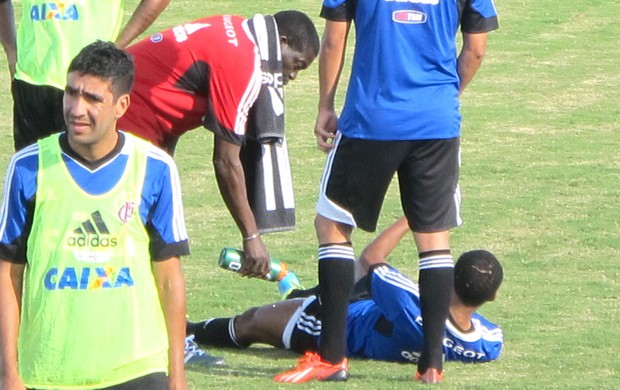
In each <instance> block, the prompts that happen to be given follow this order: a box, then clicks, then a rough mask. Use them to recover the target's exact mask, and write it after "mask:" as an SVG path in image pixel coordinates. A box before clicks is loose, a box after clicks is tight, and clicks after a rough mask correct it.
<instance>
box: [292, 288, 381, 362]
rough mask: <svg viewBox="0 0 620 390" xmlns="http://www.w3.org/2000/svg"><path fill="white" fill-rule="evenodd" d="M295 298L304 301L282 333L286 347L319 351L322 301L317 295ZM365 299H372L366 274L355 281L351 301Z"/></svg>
mask: <svg viewBox="0 0 620 390" xmlns="http://www.w3.org/2000/svg"><path fill="white" fill-rule="evenodd" d="M295 299H303V300H304V301H303V303H302V304H301V306H299V308H298V309H297V310H296V311H295V313H294V314H293V315H292V316H291V318H290V319H289V321H288V323H287V324H286V327H285V328H284V332H283V333H282V344H284V348H286V349H290V350H291V351H294V352H297V353H304V352H306V351H317V350H318V347H319V336H320V335H321V326H322V323H321V302H320V300H319V298H318V297H317V296H316V295H310V296H308V297H307V298H295ZM363 299H371V296H370V282H369V278H368V276H364V277H363V278H361V279H360V280H358V281H357V282H356V283H355V285H354V286H353V292H352V294H351V299H350V300H349V302H355V301H358V300H363Z"/></svg>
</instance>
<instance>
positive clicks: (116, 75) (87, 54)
mask: <svg viewBox="0 0 620 390" xmlns="http://www.w3.org/2000/svg"><path fill="white" fill-rule="evenodd" d="M71 72H77V73H79V74H80V75H90V76H96V77H99V78H101V79H102V80H106V81H110V82H111V83H112V94H113V95H114V99H117V98H118V97H119V96H121V95H124V94H128V93H130V92H131V87H132V85H133V80H134V74H135V69H134V64H133V59H132V58H131V55H129V53H127V52H126V51H124V50H122V49H119V48H118V47H117V46H116V45H115V44H114V43H112V42H103V41H96V42H93V43H91V44H90V45H88V46H85V47H84V48H83V49H82V50H81V51H80V52H79V53H78V55H77V56H75V58H74V59H73V60H72V61H71V64H70V65H69V71H68V73H71Z"/></svg>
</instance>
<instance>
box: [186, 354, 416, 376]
mask: <svg viewBox="0 0 620 390" xmlns="http://www.w3.org/2000/svg"><path fill="white" fill-rule="evenodd" d="M208 352H209V353H210V354H213V355H216V356H222V357H224V359H225V361H226V364H225V365H223V366H219V367H217V366H201V365H199V364H196V365H188V366H186V370H187V371H190V372H195V373H199V374H201V375H204V376H212V377H222V378H223V377H231V378H246V379H264V378H269V377H273V376H275V375H277V374H279V373H281V372H283V371H286V370H288V369H290V368H293V367H294V366H295V364H296V363H297V359H299V358H300V357H301V355H299V354H297V353H294V352H291V351H285V350H281V349H276V348H270V347H251V348H248V349H243V350H237V349H215V348H214V349H209V350H208ZM384 365H387V367H383V366H384ZM350 368H351V377H350V379H354V380H355V381H362V382H364V381H365V380H370V381H376V380H378V379H379V380H389V381H390V382H403V383H410V382H411V380H412V376H413V374H414V372H415V365H413V364H403V363H387V362H377V361H371V360H364V359H351V360H350ZM369 368H371V369H370V371H369V370H368V369H369ZM382 368H383V369H382ZM385 368H388V369H387V370H386V369H385ZM394 368H397V371H396V372H395V371H394Z"/></svg>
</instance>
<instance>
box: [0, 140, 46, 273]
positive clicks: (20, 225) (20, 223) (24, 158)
mask: <svg viewBox="0 0 620 390" xmlns="http://www.w3.org/2000/svg"><path fill="white" fill-rule="evenodd" d="M38 151H39V148H38V145H37V144H34V145H31V146H29V147H27V148H25V149H22V150H21V151H19V152H18V153H16V154H15V155H13V157H12V158H11V161H10V162H9V166H8V168H7V172H6V177H5V183H4V195H3V200H2V209H1V210H0V257H2V259H5V260H8V261H11V262H14V263H20V264H25V263H26V243H27V241H28V235H29V233H30V228H31V226H32V216H33V213H34V196H35V193H36V187H37V170H38V166H39V158H38Z"/></svg>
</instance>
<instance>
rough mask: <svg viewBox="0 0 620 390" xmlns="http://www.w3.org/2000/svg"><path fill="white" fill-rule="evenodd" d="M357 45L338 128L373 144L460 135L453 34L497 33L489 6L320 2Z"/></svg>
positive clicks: (446, 1) (469, 1)
mask: <svg viewBox="0 0 620 390" xmlns="http://www.w3.org/2000/svg"><path fill="white" fill-rule="evenodd" d="M321 16H322V17H324V18H326V19H328V20H332V21H353V22H354V24H355V34H356V44H355V54H354V57H353V64H352V69H351V76H350V80H349V86H348V90H347V94H346V100H345V104H344V108H343V110H342V113H341V116H340V120H339V123H338V129H339V131H341V132H342V133H343V134H345V135H346V136H347V137H351V138H362V139H370V140H422V139H447V138H453V137H457V136H459V135H460V119H461V115H460V113H459V100H458V92H459V75H458V71H457V46H456V34H457V32H458V29H459V26H460V28H461V30H462V31H463V32H465V33H485V32H488V31H491V30H494V29H496V28H498V23H497V12H496V10H495V6H494V4H493V1H492V0H324V1H323V9H322V11H321Z"/></svg>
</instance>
